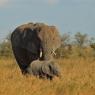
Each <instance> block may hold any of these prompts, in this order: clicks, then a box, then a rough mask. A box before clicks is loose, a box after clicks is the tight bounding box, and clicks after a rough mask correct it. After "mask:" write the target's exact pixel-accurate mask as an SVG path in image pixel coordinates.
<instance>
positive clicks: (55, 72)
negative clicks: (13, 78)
mask: <svg viewBox="0 0 95 95" xmlns="http://www.w3.org/2000/svg"><path fill="white" fill-rule="evenodd" d="M27 70H28V72H29V73H30V74H32V75H34V76H36V77H39V78H46V79H49V80H52V79H53V78H54V76H57V77H59V76H60V72H59V68H58V66H57V65H56V64H55V63H54V62H53V61H40V60H36V61H33V62H32V63H31V65H30V67H29V68H27Z"/></svg>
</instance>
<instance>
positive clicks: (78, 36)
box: [75, 32, 88, 48]
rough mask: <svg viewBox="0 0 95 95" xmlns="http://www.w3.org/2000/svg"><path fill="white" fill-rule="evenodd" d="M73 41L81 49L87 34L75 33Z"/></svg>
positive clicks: (85, 41)
mask: <svg viewBox="0 0 95 95" xmlns="http://www.w3.org/2000/svg"><path fill="white" fill-rule="evenodd" d="M75 40H76V44H77V45H78V46H79V47H80V48H82V47H83V46H84V45H86V43H87V41H88V38H87V34H81V33H80V32H77V33H76V34H75Z"/></svg>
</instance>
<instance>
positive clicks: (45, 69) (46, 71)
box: [42, 63, 53, 76]
mask: <svg viewBox="0 0 95 95" xmlns="http://www.w3.org/2000/svg"><path fill="white" fill-rule="evenodd" d="M42 72H43V73H44V74H47V75H50V76H53V75H52V74H51V72H50V66H49V65H48V64H46V63H44V64H43V65H42Z"/></svg>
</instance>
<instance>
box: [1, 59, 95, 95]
mask: <svg viewBox="0 0 95 95" xmlns="http://www.w3.org/2000/svg"><path fill="white" fill-rule="evenodd" d="M56 61H57V62H58V64H59V66H60V68H61V78H56V77H55V78H54V80H53V81H49V80H42V79H39V78H36V77H34V76H27V77H25V76H22V74H21V72H20V69H19V67H18V65H16V62H15V60H14V59H1V60H0V95H95V61H94V60H93V59H91V58H90V59H83V58H80V59H79V58H78V59H58V60H56Z"/></svg>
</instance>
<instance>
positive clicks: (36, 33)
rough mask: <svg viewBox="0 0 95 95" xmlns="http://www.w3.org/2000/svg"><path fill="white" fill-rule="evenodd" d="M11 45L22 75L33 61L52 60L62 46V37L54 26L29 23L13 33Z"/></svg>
mask: <svg viewBox="0 0 95 95" xmlns="http://www.w3.org/2000/svg"><path fill="white" fill-rule="evenodd" d="M11 43H12V49H13V53H14V56H15V58H16V61H17V63H18V65H19V67H20V69H21V71H22V74H26V73H29V71H28V70H27V68H29V66H30V63H31V62H32V61H34V60H37V59H39V60H50V59H51V58H52V57H53V56H52V54H53V52H54V51H55V50H56V49H57V48H58V47H59V46H60V36H59V33H58V31H57V29H56V27H54V26H48V25H45V24H43V23H36V24H34V23H28V24H24V25H21V26H19V27H17V28H16V29H15V30H14V31H13V33H12V35H11ZM40 54H41V55H40Z"/></svg>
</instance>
